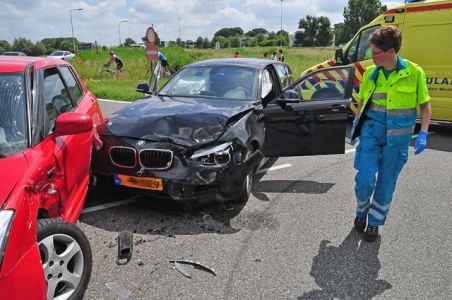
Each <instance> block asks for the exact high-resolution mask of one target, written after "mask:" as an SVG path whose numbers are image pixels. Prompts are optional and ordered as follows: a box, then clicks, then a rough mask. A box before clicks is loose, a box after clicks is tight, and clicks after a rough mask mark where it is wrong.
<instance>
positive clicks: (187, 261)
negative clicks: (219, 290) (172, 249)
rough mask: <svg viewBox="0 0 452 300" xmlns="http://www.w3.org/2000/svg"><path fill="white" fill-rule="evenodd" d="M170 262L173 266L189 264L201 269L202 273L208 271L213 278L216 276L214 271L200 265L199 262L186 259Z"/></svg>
mask: <svg viewBox="0 0 452 300" xmlns="http://www.w3.org/2000/svg"><path fill="white" fill-rule="evenodd" d="M169 261H170V262H173V263H174V264H176V262H177V263H182V264H190V265H193V266H195V267H196V266H197V267H201V269H203V270H204V271H208V272H210V273H212V274H213V275H214V276H217V274H216V273H215V271H214V269H212V268H209V267H207V266H206V265H203V264H201V263H200V262H195V261H192V260H187V259H170V260H169Z"/></svg>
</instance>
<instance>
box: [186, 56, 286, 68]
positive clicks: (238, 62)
mask: <svg viewBox="0 0 452 300" xmlns="http://www.w3.org/2000/svg"><path fill="white" fill-rule="evenodd" d="M271 64H282V65H284V63H281V62H279V61H276V60H270V59H263V58H214V59H208V60H202V61H198V62H195V63H192V64H191V65H189V67H208V66H238V67H249V68H254V69H264V68H265V67H266V66H268V65H271Z"/></svg>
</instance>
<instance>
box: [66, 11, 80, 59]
mask: <svg viewBox="0 0 452 300" xmlns="http://www.w3.org/2000/svg"><path fill="white" fill-rule="evenodd" d="M74 10H83V8H74V9H71V10H70V11H69V16H70V17H71V30H72V45H73V46H74V54H75V55H77V52H76V50H75V38H74V25H72V12H73V11H74Z"/></svg>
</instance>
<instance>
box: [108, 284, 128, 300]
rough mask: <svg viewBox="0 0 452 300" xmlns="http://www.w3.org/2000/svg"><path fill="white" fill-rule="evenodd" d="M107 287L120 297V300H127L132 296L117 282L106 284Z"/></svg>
mask: <svg viewBox="0 0 452 300" xmlns="http://www.w3.org/2000/svg"><path fill="white" fill-rule="evenodd" d="M105 286H106V287H107V288H108V289H109V290H110V291H112V292H113V293H115V294H116V295H118V300H126V299H129V297H130V296H131V295H132V293H131V292H130V291H128V290H126V289H123V288H121V287H120V286H119V285H118V284H117V283H116V282H109V283H106V284H105Z"/></svg>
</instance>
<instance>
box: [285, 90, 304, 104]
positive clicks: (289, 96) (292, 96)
mask: <svg viewBox="0 0 452 300" xmlns="http://www.w3.org/2000/svg"><path fill="white" fill-rule="evenodd" d="M280 98H281V99H283V100H297V101H296V102H298V100H300V95H299V94H298V92H297V91H296V90H285V91H284V92H282V94H281V97H280Z"/></svg>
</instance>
